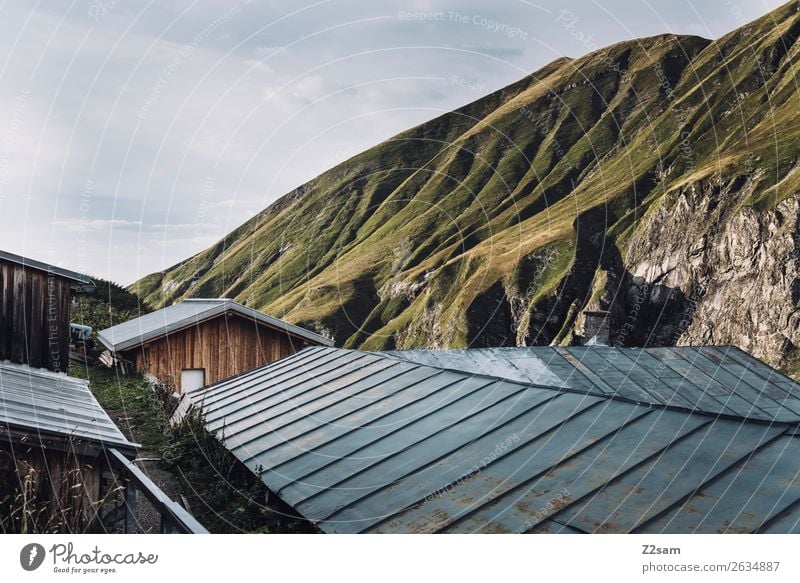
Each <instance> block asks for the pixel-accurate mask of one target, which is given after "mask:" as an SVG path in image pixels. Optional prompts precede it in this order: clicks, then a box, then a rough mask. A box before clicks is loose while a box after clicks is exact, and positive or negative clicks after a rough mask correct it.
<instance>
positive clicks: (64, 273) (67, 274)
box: [0, 250, 91, 283]
mask: <svg viewBox="0 0 800 583" xmlns="http://www.w3.org/2000/svg"><path fill="white" fill-rule="evenodd" d="M0 259H3V260H5V261H10V262H11V263H16V264H18V265H22V266H24V267H29V268H31V269H38V270H39V271H44V272H46V273H52V274H53V275H57V276H59V277H64V278H66V279H71V280H73V281H76V282H78V283H90V282H91V279H90V278H89V277H88V276H86V275H83V274H80V273H77V272H76V271H71V270H69V269H64V268H63V267H58V266H56V265H50V264H49V263H44V262H42V261H37V260H35V259H28V258H27V257H22V256H21V255H16V254H15V253H9V252H8V251H2V250H0Z"/></svg>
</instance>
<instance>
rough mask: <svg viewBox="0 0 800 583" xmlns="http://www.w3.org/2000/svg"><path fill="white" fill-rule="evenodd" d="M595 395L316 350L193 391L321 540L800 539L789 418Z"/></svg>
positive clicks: (218, 427)
mask: <svg viewBox="0 0 800 583" xmlns="http://www.w3.org/2000/svg"><path fill="white" fill-rule="evenodd" d="M584 356H585V355H584ZM731 358H732V357H731ZM534 368H536V367H534ZM537 370H538V369H537ZM660 370H661V369H658V371H660ZM665 370H667V371H671V370H673V369H672V368H668V369H665ZM656 372H657V371H656ZM609 380H610V378H609ZM572 382H574V380H573V381H572ZM786 388H787V389H788V391H789V392H791V393H794V389H793V388H788V387H786ZM590 389H591V390H589V389H585V390H577V389H575V388H563V387H544V386H535V385H534V384H532V383H520V382H514V381H509V380H506V379H500V378H495V377H491V376H485V375H478V374H472V373H468V372H463V371H457V370H448V369H446V368H440V367H433V366H428V365H425V364H419V363H415V362H410V361H408V360H403V359H399V358H396V357H392V356H389V355H386V354H380V353H368V352H359V351H353V350H343V349H336V348H327V347H311V348H306V349H305V350H302V351H300V352H298V353H296V354H294V355H292V356H289V357H287V358H284V359H282V360H279V361H277V362H275V363H272V364H270V365H267V366H264V367H262V368H259V369H257V370H254V371H252V372H250V373H247V374H244V375H241V376H239V377H236V378H234V379H229V380H227V381H222V382H220V383H218V384H216V385H213V386H211V387H208V388H207V389H204V390H202V391H198V392H196V393H191V394H187V395H185V396H184V400H185V401H188V400H191V401H192V402H193V403H194V404H195V406H196V407H198V408H200V409H201V410H202V412H203V414H204V416H205V422H206V426H207V428H208V429H209V430H210V431H212V432H214V433H215V434H216V435H217V436H218V437H219V438H220V439H221V440H222V442H223V443H224V444H225V446H226V447H227V448H228V449H229V450H230V451H231V452H232V453H233V454H234V455H235V456H236V457H237V458H238V459H239V460H241V461H242V462H243V463H244V464H245V465H247V466H248V467H249V468H250V469H251V470H252V471H254V472H255V473H256V474H257V475H260V477H261V479H262V480H263V481H264V483H265V484H266V486H267V487H268V488H269V489H270V490H271V491H273V492H274V493H276V494H277V495H278V496H280V497H281V498H282V499H283V500H284V501H286V502H287V503H289V504H290V505H291V506H293V507H294V508H295V509H296V510H297V511H298V512H300V513H301V514H302V515H303V516H305V517H306V518H307V519H309V520H311V521H312V522H314V523H316V524H317V525H318V526H319V527H320V528H321V529H322V530H323V531H325V532H345V533H349V532H554V531H558V532H631V531H634V532H753V531H769V532H800V435H795V433H798V434H800V429H799V428H798V423H797V421H791V422H764V421H761V420H755V419H752V418H751V419H749V420H746V419H743V418H738V417H735V416H731V417H730V418H727V417H720V416H718V415H713V414H708V413H702V412H692V411H688V410H686V409H684V408H681V407H673V406H669V405H663V404H662V405H654V404H653V405H651V404H646V405H643V404H637V403H633V402H630V401H629V400H628V399H626V398H623V397H620V396H616V395H614V394H612V393H602V392H599V391H597V390H596V387H593V388H590ZM185 405H186V403H185V402H184V406H185ZM762 410H763V409H762ZM782 412H783V409H778V410H776V415H777V414H782Z"/></svg>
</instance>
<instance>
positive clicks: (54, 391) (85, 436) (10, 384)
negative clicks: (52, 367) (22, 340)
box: [0, 363, 137, 450]
mask: <svg viewBox="0 0 800 583" xmlns="http://www.w3.org/2000/svg"><path fill="white" fill-rule="evenodd" d="M0 426H2V427H3V433H5V431H7V430H8V429H15V430H20V431H23V432H26V433H35V434H36V435H39V434H44V435H48V436H57V437H64V438H75V439H77V440H83V441H91V442H99V443H102V444H105V445H113V446H115V447H120V448H123V449H127V450H130V449H133V448H135V447H137V445H136V444H134V443H131V442H130V441H128V439H127V438H126V437H125V436H124V435H123V434H122V432H121V431H120V430H119V428H118V427H117V426H116V425H115V424H114V422H113V421H112V420H111V418H110V417H109V416H108V414H107V413H106V412H105V410H103V408H102V407H101V406H100V404H99V403H98V402H97V399H95V398H94V395H92V393H91V391H90V390H89V383H88V381H85V380H82V379H77V378H74V377H69V376H66V375H64V374H59V373H53V372H49V371H44V370H41V369H34V368H30V367H27V366H24V365H18V364H10V363H0Z"/></svg>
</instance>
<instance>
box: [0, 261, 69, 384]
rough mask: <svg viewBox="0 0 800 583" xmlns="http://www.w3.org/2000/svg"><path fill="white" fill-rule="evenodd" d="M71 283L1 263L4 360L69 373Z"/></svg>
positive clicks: (0, 338)
mask: <svg viewBox="0 0 800 583" xmlns="http://www.w3.org/2000/svg"><path fill="white" fill-rule="evenodd" d="M70 290H71V282H70V280H68V279H66V278H64V277H60V276H57V275H51V274H48V273H46V272H44V271H39V270H36V269H32V268H26V267H24V266H22V265H18V264H15V263H12V262H6V261H2V260H0V360H10V361H11V362H15V363H18V364H28V365H30V366H33V367H37V368H47V369H50V370H53V371H57V372H66V371H67V367H68V366H69V340H70V339H69V307H70Z"/></svg>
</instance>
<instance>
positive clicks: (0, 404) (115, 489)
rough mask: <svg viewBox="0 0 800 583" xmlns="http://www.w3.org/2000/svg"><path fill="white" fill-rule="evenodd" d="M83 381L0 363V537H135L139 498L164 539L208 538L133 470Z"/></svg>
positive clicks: (123, 442)
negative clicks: (179, 535) (178, 535)
mask: <svg viewBox="0 0 800 583" xmlns="http://www.w3.org/2000/svg"><path fill="white" fill-rule="evenodd" d="M138 447H139V446H138V445H137V444H135V443H132V442H130V441H129V440H128V439H127V438H126V437H125V436H124V435H123V434H122V432H121V431H120V430H119V428H118V427H117V426H116V425H115V424H114V422H113V421H112V420H111V418H110V417H109V416H108V414H107V413H106V412H105V411H104V410H103V408H102V407H101V406H100V404H99V403H98V402H97V399H95V397H94V396H93V395H92V393H91V391H90V390H89V383H88V381H85V380H82V379H77V378H74V377H70V376H67V375H65V374H62V373H54V372H51V371H48V370H43V369H33V368H31V367H29V366H27V365H17V364H11V363H0V525H1V526H2V528H0V532H29V533H31V532H61V533H76V532H115V531H116V532H123V531H125V532H135V531H136V521H135V513H136V499H137V493H141V494H142V495H143V497H144V498H145V499H146V500H148V501H149V502H150V503H151V504H152V506H153V507H154V508H155V510H156V512H157V513H158V514H156V516H158V515H159V514H160V515H161V530H162V532H192V533H204V532H206V530H205V529H204V528H203V527H202V526H201V525H200V524H199V523H198V522H197V521H196V520H195V519H194V518H193V517H192V516H191V515H190V514H189V513H188V512H186V510H184V509H183V508H182V507H181V506H179V505H178V504H177V503H175V502H173V501H171V500H170V499H169V498H167V496H166V495H165V494H164V493H163V492H162V491H161V490H160V489H159V488H158V487H157V486H155V485H154V484H153V483H152V482H151V481H150V480H149V479H148V478H147V476H145V475H144V474H143V473H142V472H141V471H140V470H139V469H138V468H137V467H136V466H135V465H134V464H133V463H132V462H131V460H132V459H133V458H135V457H136V454H137V450H138Z"/></svg>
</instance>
